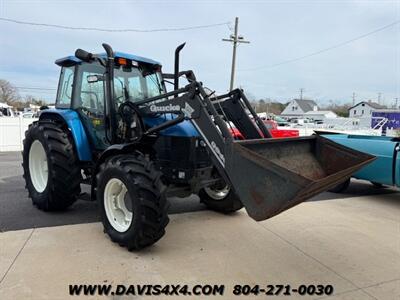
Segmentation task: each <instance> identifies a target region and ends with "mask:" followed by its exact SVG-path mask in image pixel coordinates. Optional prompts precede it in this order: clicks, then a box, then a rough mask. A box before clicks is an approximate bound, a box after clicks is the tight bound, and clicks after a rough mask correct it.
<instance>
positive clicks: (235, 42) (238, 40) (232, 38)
mask: <svg viewBox="0 0 400 300" xmlns="http://www.w3.org/2000/svg"><path fill="white" fill-rule="evenodd" d="M238 31H239V18H238V17H236V18H235V33H234V34H231V35H230V37H229V39H222V40H223V41H224V42H231V43H233V53H232V69H231V83H230V86H229V90H230V91H232V90H233V84H234V82H235V68H236V48H237V45H238V43H244V44H250V42H249V41H245V40H244V38H243V36H240V35H238Z"/></svg>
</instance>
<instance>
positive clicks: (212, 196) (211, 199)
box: [199, 186, 243, 214]
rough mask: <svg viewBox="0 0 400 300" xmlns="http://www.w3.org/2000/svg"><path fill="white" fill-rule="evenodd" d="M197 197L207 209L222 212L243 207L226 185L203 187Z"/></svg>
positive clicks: (229, 211) (226, 212)
mask: <svg viewBox="0 0 400 300" xmlns="http://www.w3.org/2000/svg"><path fill="white" fill-rule="evenodd" d="M199 197H200V201H201V202H202V203H204V204H205V205H206V206H207V208H208V209H211V210H214V211H217V212H221V213H224V214H230V213H233V212H235V211H237V210H239V209H241V208H242V207H243V204H242V202H241V201H240V200H239V198H238V197H237V196H236V195H235V193H234V192H233V190H232V189H231V188H229V187H228V186H225V187H222V188H221V187H219V188H218V187H207V188H203V189H201V190H200V192H199Z"/></svg>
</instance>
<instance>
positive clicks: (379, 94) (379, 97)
mask: <svg viewBox="0 0 400 300" xmlns="http://www.w3.org/2000/svg"><path fill="white" fill-rule="evenodd" d="M381 95H382V93H381V92H379V93H378V104H381Z"/></svg>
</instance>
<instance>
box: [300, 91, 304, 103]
mask: <svg viewBox="0 0 400 300" xmlns="http://www.w3.org/2000/svg"><path fill="white" fill-rule="evenodd" d="M303 92H304V89H303V88H301V89H300V100H303Z"/></svg>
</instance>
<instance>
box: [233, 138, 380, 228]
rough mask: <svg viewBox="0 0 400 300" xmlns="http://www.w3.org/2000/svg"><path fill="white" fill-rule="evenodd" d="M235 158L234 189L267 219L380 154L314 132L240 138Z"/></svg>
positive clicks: (253, 212) (249, 208)
mask: <svg viewBox="0 0 400 300" xmlns="http://www.w3.org/2000/svg"><path fill="white" fill-rule="evenodd" d="M231 159H232V160H231V161H230V162H229V163H227V164H226V169H227V171H228V174H229V178H230V180H231V184H232V186H233V188H234V191H235V193H236V194H237V196H238V197H239V198H240V200H241V201H242V203H243V205H244V207H245V208H246V210H247V212H248V214H249V215H250V217H252V218H253V219H255V220H256V221H261V220H265V219H268V218H271V217H273V216H275V215H277V214H279V213H281V212H283V211H285V210H287V209H289V208H291V207H293V206H295V205H297V204H299V203H301V202H303V201H305V200H307V199H309V198H311V197H313V196H315V195H317V194H319V193H321V192H323V191H326V190H328V189H330V188H332V187H334V186H335V185H337V184H339V183H341V182H343V181H344V180H346V179H347V178H349V177H350V176H351V174H353V173H354V172H355V171H357V170H358V169H360V168H361V167H362V166H364V165H366V164H368V163H370V162H371V161H373V160H374V159H375V157H374V156H372V155H369V154H366V153H362V152H359V151H356V150H353V149H350V148H347V147H344V146H342V145H339V144H337V143H334V142H332V141H330V140H328V139H326V138H323V137H321V136H319V135H314V136H310V137H300V138H287V139H261V140H246V141H235V142H234V143H233V145H232V153H231Z"/></svg>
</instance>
